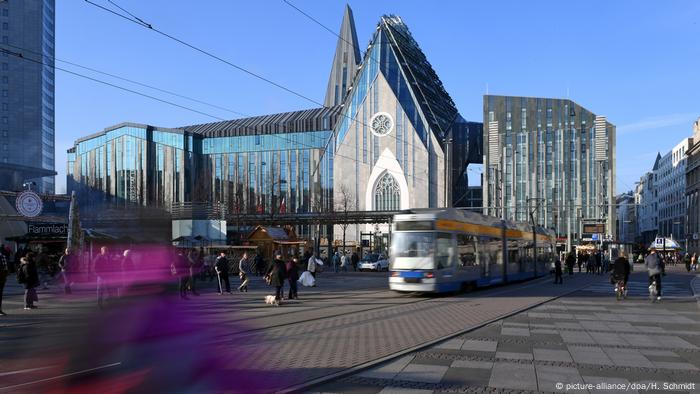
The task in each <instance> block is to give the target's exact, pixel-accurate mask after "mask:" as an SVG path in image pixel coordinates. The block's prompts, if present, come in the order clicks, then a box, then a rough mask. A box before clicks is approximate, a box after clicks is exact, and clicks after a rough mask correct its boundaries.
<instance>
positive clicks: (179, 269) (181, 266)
mask: <svg viewBox="0 0 700 394" xmlns="http://www.w3.org/2000/svg"><path fill="white" fill-rule="evenodd" d="M170 272H171V273H172V275H173V276H175V277H177V285H178V289H179V291H180V298H182V299H185V300H186V299H187V284H188V283H189V279H190V265H189V264H188V262H187V257H185V253H184V252H183V251H182V249H179V250H178V251H177V253H176V254H175V256H173V261H172V263H171V264H170Z"/></svg>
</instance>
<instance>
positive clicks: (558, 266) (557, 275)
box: [554, 256, 564, 285]
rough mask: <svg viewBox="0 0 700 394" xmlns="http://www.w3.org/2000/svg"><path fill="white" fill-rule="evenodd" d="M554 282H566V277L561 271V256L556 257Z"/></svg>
mask: <svg viewBox="0 0 700 394" xmlns="http://www.w3.org/2000/svg"><path fill="white" fill-rule="evenodd" d="M554 284H555V285H556V284H560V285H561V284H564V279H563V277H562V272H561V259H560V258H559V256H557V257H555V258H554Z"/></svg>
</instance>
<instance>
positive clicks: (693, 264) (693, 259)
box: [690, 253, 698, 271]
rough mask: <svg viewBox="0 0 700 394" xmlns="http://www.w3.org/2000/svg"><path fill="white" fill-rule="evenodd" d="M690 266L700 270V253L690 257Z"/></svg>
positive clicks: (694, 269)
mask: <svg viewBox="0 0 700 394" xmlns="http://www.w3.org/2000/svg"><path fill="white" fill-rule="evenodd" d="M690 267H691V268H692V270H693V271H697V270H698V254H697V253H693V257H691V258H690Z"/></svg>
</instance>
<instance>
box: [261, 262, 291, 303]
mask: <svg viewBox="0 0 700 394" xmlns="http://www.w3.org/2000/svg"><path fill="white" fill-rule="evenodd" d="M286 272H287V268H286V267H285V265H284V261H282V254H281V253H279V252H278V253H275V259H274V260H273V261H272V265H270V268H269V269H268V271H267V273H266V274H265V275H266V276H269V278H270V286H274V287H275V304H276V305H279V304H280V302H281V301H282V286H284V280H285V279H286Z"/></svg>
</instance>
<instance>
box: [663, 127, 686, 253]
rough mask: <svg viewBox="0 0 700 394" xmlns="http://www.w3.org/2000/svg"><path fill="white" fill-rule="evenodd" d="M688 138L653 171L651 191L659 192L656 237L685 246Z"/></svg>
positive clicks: (674, 148) (664, 156)
mask: <svg viewBox="0 0 700 394" xmlns="http://www.w3.org/2000/svg"><path fill="white" fill-rule="evenodd" d="M690 141H691V139H690V138H684V139H683V140H682V141H681V142H679V143H678V144H677V145H676V146H675V147H673V149H671V151H670V152H668V153H666V154H665V155H663V156H662V157H661V160H659V162H658V166H656V169H655V170H654V178H655V179H654V187H655V188H656V190H657V191H658V193H657V202H658V217H659V229H658V230H659V232H658V235H659V236H663V237H672V238H673V239H675V240H677V241H678V243H679V244H681V245H683V244H685V242H686V239H685V231H686V221H687V220H686V215H687V204H686V197H685V195H686V189H685V177H686V163H687V156H686V152H687V151H688V147H689V143H690Z"/></svg>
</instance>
